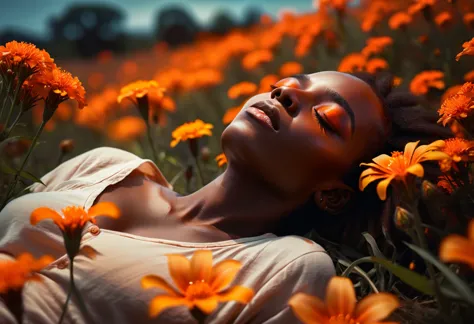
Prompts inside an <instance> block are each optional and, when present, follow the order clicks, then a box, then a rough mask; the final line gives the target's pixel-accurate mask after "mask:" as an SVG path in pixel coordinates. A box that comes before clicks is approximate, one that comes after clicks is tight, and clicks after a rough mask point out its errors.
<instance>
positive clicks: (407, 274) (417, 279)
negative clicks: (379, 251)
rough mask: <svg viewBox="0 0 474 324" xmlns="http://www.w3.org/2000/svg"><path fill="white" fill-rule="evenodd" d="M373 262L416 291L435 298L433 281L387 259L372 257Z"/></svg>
mask: <svg viewBox="0 0 474 324" xmlns="http://www.w3.org/2000/svg"><path fill="white" fill-rule="evenodd" d="M371 259H372V261H373V262H375V263H378V264H380V265H382V266H384V267H385V268H386V269H387V270H389V271H390V272H392V273H393V274H394V275H395V276H397V277H398V278H399V279H400V280H401V281H403V282H404V283H406V284H407V285H409V286H411V287H413V288H415V289H416V290H418V291H420V292H422V293H424V294H426V295H430V296H434V294H435V291H434V288H433V285H432V283H431V281H430V280H429V279H428V278H427V277H425V276H422V275H420V274H419V273H416V272H414V271H411V270H409V269H407V268H405V267H402V266H400V265H398V264H395V263H392V262H390V261H388V260H386V259H382V258H377V257H372V258H371Z"/></svg>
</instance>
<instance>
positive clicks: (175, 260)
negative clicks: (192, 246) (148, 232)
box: [167, 254, 191, 294]
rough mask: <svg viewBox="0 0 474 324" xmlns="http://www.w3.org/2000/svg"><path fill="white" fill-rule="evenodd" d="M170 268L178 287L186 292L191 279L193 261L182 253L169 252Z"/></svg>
mask: <svg viewBox="0 0 474 324" xmlns="http://www.w3.org/2000/svg"><path fill="white" fill-rule="evenodd" d="M167 256H168V270H169V272H170V275H171V278H173V281H174V283H175V284H176V286H178V289H179V290H180V291H181V292H182V293H183V294H184V293H185V292H186V289H188V286H189V281H191V279H190V278H191V277H190V275H191V262H189V260H188V259H187V258H186V257H185V256H184V255H181V254H167Z"/></svg>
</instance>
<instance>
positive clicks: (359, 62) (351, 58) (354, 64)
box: [337, 53, 367, 73]
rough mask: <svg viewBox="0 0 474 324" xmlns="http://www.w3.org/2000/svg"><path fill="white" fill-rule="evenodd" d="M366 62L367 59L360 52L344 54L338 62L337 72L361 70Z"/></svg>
mask: <svg viewBox="0 0 474 324" xmlns="http://www.w3.org/2000/svg"><path fill="white" fill-rule="evenodd" d="M366 63H367V59H366V57H365V55H363V54H360V53H351V54H348V55H346V56H345V57H344V58H343V59H342V60H341V62H340V63H339V67H338V68H337V70H338V71H339V72H347V73H351V72H358V71H362V70H364V68H365V64H366Z"/></svg>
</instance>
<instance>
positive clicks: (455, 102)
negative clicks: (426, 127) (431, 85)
mask: <svg viewBox="0 0 474 324" xmlns="http://www.w3.org/2000/svg"><path fill="white" fill-rule="evenodd" d="M473 97H474V84H472V83H470V82H467V83H465V84H464V85H463V86H462V87H461V88H460V89H459V91H458V92H457V93H456V94H455V95H453V96H451V97H449V98H448V99H446V100H445V101H444V102H443V104H442V105H441V108H440V109H439V110H438V114H439V116H440V118H439V120H438V123H440V122H441V123H442V124H443V126H445V125H446V124H447V123H448V122H450V121H451V120H452V119H459V118H466V117H467V116H468V115H469V114H470V113H471V112H472V110H473V109H474V100H473Z"/></svg>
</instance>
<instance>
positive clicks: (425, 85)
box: [410, 70, 445, 95]
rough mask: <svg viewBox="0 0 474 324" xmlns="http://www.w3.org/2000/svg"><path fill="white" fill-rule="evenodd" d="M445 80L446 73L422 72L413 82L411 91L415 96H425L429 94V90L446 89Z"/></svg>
mask: <svg viewBox="0 0 474 324" xmlns="http://www.w3.org/2000/svg"><path fill="white" fill-rule="evenodd" d="M443 78H444V73H443V72H441V71H435V70H432V71H423V72H420V73H418V74H417V75H415V77H414V78H413V80H411V83H410V91H411V92H412V93H413V94H415V95H423V94H426V93H428V91H429V88H436V89H439V90H441V89H444V87H445V84H444V81H443V80H442V79H443Z"/></svg>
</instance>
